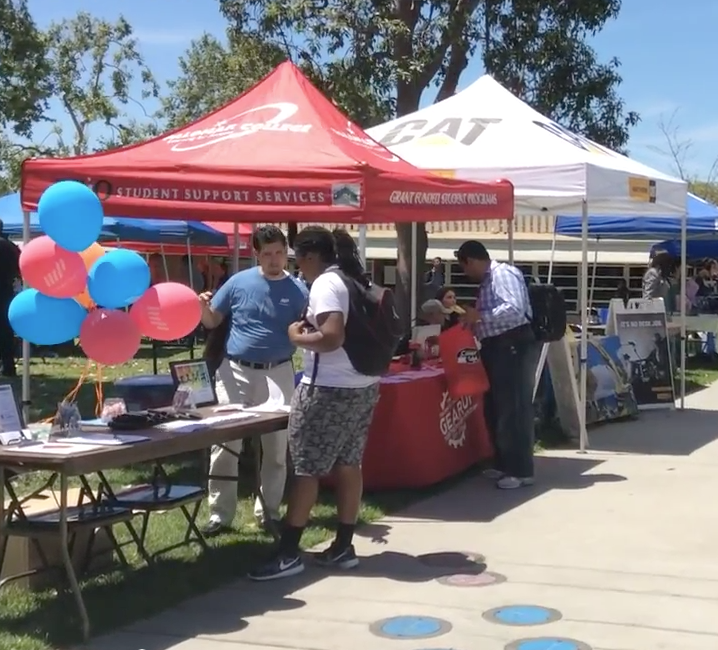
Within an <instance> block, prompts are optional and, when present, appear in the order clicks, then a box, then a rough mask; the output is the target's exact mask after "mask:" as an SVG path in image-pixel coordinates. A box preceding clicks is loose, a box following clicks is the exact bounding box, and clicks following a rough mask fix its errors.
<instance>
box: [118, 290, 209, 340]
mask: <svg viewBox="0 0 718 650" xmlns="http://www.w3.org/2000/svg"><path fill="white" fill-rule="evenodd" d="M201 315H202V308H201V307H200V304H199V298H197V294H196V293H195V292H194V291H193V290H192V289H191V288H190V287H188V286H186V285H184V284H179V283H178V282H160V283H159V284H155V285H154V286H152V287H150V288H149V289H147V291H145V293H144V294H143V295H142V297H141V298H140V299H139V300H138V301H137V302H136V303H135V304H134V305H132V307H131V308H130V316H132V318H133V320H134V321H135V323H137V326H138V327H139V328H140V332H141V333H142V335H143V336H148V337H150V338H153V339H156V340H157V341H174V340H175V339H180V338H182V337H183V336H187V335H188V334H191V333H192V332H193V331H194V330H195V329H196V327H197V325H199V320H200V317H201Z"/></svg>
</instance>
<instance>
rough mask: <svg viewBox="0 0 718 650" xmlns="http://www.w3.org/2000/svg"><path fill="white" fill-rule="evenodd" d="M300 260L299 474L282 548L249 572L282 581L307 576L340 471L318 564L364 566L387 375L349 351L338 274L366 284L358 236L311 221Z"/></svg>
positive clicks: (294, 424)
mask: <svg viewBox="0 0 718 650" xmlns="http://www.w3.org/2000/svg"><path fill="white" fill-rule="evenodd" d="M293 243H294V252H295V255H296V259H297V265H298V266H299V268H300V269H301V271H302V273H303V275H304V276H305V278H306V279H307V282H309V283H310V285H311V290H310V292H309V306H308V308H307V312H306V319H303V320H298V321H297V322H296V323H292V324H291V325H290V326H289V338H290V340H291V341H292V343H294V344H295V345H297V347H299V348H302V349H303V351H304V377H303V378H302V380H301V383H300V384H299V386H298V387H297V390H296V392H295V393H294V398H293V399H292V409H291V411H290V413H289V451H290V455H291V458H292V465H293V466H294V474H295V476H294V478H293V481H292V486H291V488H290V491H289V505H288V507H287V515H286V517H285V521H284V523H285V526H284V530H283V532H282V537H281V540H280V542H279V548H278V549H277V551H276V554H275V555H274V556H273V557H272V558H271V560H270V561H269V562H268V563H267V564H265V565H264V566H260V567H259V568H257V569H256V570H255V571H252V572H251V573H250V574H249V577H250V579H252V580H260V581H262V580H274V579H277V578H283V577H287V576H292V575H295V574H297V573H301V572H302V571H303V570H304V563H303V561H302V558H301V555H300V552H299V543H300V540H301V537H302V533H303V532H304V528H305V527H306V525H307V522H308V521H309V516H310V514H311V511H312V507H313V506H314V504H315V503H316V500H317V494H318V490H319V479H320V477H322V476H327V475H329V474H332V475H333V478H334V482H335V485H336V495H337V518H338V520H339V523H338V525H337V532H336V537H335V539H334V541H333V542H332V544H331V546H329V548H328V549H327V550H326V551H323V552H321V553H318V554H317V555H316V556H315V561H316V562H317V563H318V564H321V565H323V566H328V567H332V568H338V569H351V568H354V567H356V566H357V565H358V564H359V560H358V558H357V556H356V553H355V552H354V545H353V543H352V541H353V536H354V528H355V526H356V522H357V517H358V516H359V507H360V505H361V498H362V490H363V485H362V470H361V462H362V457H363V455H364V448H365V446H366V441H367V436H368V434H369V425H370V424H371V420H372V417H373V414H374V407H375V406H376V403H377V401H378V400H379V377H370V376H367V375H362V374H361V373H359V372H357V371H356V370H355V369H354V366H353V365H352V363H351V361H350V359H349V357H348V355H347V353H346V351H345V350H344V349H343V347H342V346H343V344H344V339H345V336H346V329H345V328H346V325H347V321H348V320H349V319H350V318H352V314H351V312H350V307H349V306H350V296H349V289H348V287H347V285H346V284H345V282H344V280H343V279H342V277H341V276H340V275H339V274H338V273H334V272H333V271H334V270H335V269H336V270H340V271H341V272H342V273H343V274H344V275H346V276H348V277H349V278H352V279H353V280H356V281H357V282H364V269H363V267H362V263H361V260H360V259H359V254H358V251H357V248H356V245H355V243H354V240H353V239H352V238H351V236H350V235H349V234H348V233H347V232H346V231H343V230H335V231H334V233H333V234H332V233H331V232H329V231H328V230H327V229H326V228H321V227H318V226H311V227H308V228H305V229H304V230H302V231H301V232H299V233H298V234H297V236H296V238H295V239H294V242H293Z"/></svg>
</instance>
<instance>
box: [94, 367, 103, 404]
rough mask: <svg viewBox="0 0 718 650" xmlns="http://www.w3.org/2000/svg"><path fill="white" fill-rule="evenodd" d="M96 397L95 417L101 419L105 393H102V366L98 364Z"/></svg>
mask: <svg viewBox="0 0 718 650" xmlns="http://www.w3.org/2000/svg"><path fill="white" fill-rule="evenodd" d="M95 397H96V398H97V400H96V404H95V415H96V416H97V417H98V418H99V417H100V416H101V415H102V402H103V401H104V400H103V391H102V366H101V365H100V364H99V363H98V364H97V378H96V379H95Z"/></svg>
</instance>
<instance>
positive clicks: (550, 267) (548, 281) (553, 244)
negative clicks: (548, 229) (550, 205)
mask: <svg viewBox="0 0 718 650" xmlns="http://www.w3.org/2000/svg"><path fill="white" fill-rule="evenodd" d="M555 256H556V223H555V222H554V228H553V239H551V258H550V259H549V261H548V277H547V278H546V284H551V278H553V258H554V257H555Z"/></svg>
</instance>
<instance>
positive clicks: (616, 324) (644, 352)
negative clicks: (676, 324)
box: [606, 298, 676, 410]
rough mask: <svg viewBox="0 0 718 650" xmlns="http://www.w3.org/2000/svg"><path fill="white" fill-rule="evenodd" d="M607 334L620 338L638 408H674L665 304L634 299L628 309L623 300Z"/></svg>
mask: <svg viewBox="0 0 718 650" xmlns="http://www.w3.org/2000/svg"><path fill="white" fill-rule="evenodd" d="M606 334H607V335H615V336H618V337H619V339H620V341H621V348H620V356H621V360H622V362H623V364H624V366H625V369H626V372H627V374H628V376H629V377H630V380H631V385H632V387H633V393H634V395H635V397H636V402H637V403H638V408H639V409H641V410H646V409H660V408H674V407H675V400H676V391H675V386H674V382H673V362H672V359H671V349H670V345H669V342H668V319H667V315H666V306H665V304H664V302H663V300H662V299H660V298H659V299H653V300H650V299H643V298H634V299H632V300H629V301H628V304H627V305H624V304H623V301H622V300H612V301H611V303H610V305H609V314H608V321H607V323H606Z"/></svg>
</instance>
